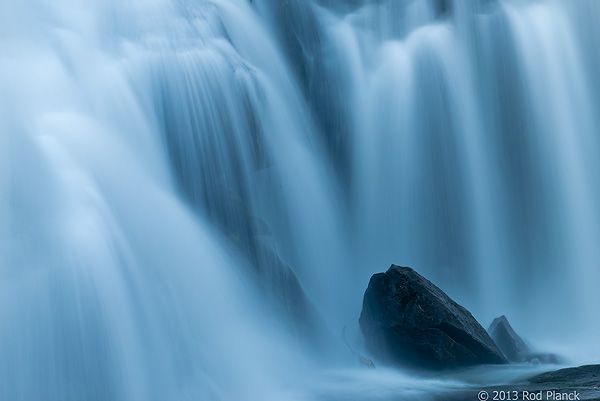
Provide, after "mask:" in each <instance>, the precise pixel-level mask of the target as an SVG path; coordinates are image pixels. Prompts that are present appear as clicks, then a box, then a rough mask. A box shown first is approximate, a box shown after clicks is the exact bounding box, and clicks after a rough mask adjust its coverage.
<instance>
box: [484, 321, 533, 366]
mask: <svg viewBox="0 0 600 401" xmlns="http://www.w3.org/2000/svg"><path fill="white" fill-rule="evenodd" d="M487 331H488V333H489V335H490V337H492V340H494V342H495V343H496V345H497V346H498V348H500V351H502V353H503V354H504V356H505V357H506V359H508V360H509V361H511V362H524V361H525V360H526V357H527V355H529V354H530V350H529V347H528V346H527V344H525V341H523V339H522V338H521V337H520V336H519V335H518V334H517V333H516V332H515V331H514V330H513V328H512V326H511V325H510V323H508V319H507V318H506V316H504V315H502V316H500V317H497V318H495V319H494V321H493V322H492V324H491V325H490V327H489V328H488V330H487Z"/></svg>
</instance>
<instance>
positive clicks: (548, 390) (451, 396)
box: [435, 365, 600, 401]
mask: <svg viewBox="0 0 600 401" xmlns="http://www.w3.org/2000/svg"><path fill="white" fill-rule="evenodd" d="M482 392H484V393H485V394H487V396H488V397H489V398H487V399H489V400H493V399H494V398H496V399H503V400H509V399H510V400H512V401H525V400H544V401H549V400H586V401H600V365H585V366H579V367H574V368H566V369H560V370H555V371H551V372H547V373H542V374H539V375H535V376H533V377H531V378H529V379H528V380H526V381H524V382H523V383H514V384H507V385H504V386H494V387H487V388H477V389H473V390H469V391H457V392H451V393H446V394H440V395H439V396H438V397H436V398H435V399H436V401H465V400H477V399H485V396H483V398H481V397H482V396H481V395H480V394H482Z"/></svg>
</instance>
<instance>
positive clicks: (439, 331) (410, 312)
mask: <svg viewBox="0 0 600 401" xmlns="http://www.w3.org/2000/svg"><path fill="white" fill-rule="evenodd" d="M359 323H360V327H361V330H362V332H363V335H364V337H365V344H366V346H367V349H368V350H369V351H370V352H371V353H372V354H373V356H375V357H376V358H378V359H379V360H381V361H382V362H385V363H389V364H392V365H396V366H404V367H412V368H416V369H433V370H439V369H448V368H459V367H464V366H472V365H477V364H502V363H507V360H506V358H505V357H504V356H503V355H502V353H501V352H500V350H499V349H498V348H497V347H496V345H495V344H494V342H493V340H492V339H491V338H490V336H489V335H488V333H487V332H486V331H485V330H484V329H483V327H481V325H480V324H479V323H478V322H477V320H475V318H474V317H473V316H472V315H471V313H470V312H469V311H468V310H467V309H465V308H464V307H462V306H460V305H459V304H457V303H456V302H454V301H453V300H452V299H451V298H450V297H449V296H448V295H446V294H445V293H444V292H443V291H442V290H440V289H439V288H438V287H436V286H435V285H434V284H432V283H431V282H430V281H429V280H427V279H425V278H424V277H423V276H421V275H420V274H418V273H417V272H415V271H414V270H413V269H411V268H410V267H400V266H396V265H392V266H391V267H390V268H389V270H388V271H387V272H386V273H379V274H375V275H373V276H372V277H371V280H370V282H369V286H368V288H367V290H366V292H365V296H364V301H363V309H362V312H361V315H360V320H359Z"/></svg>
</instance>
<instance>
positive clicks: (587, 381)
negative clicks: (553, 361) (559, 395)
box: [529, 365, 600, 389]
mask: <svg viewBox="0 0 600 401" xmlns="http://www.w3.org/2000/svg"><path fill="white" fill-rule="evenodd" d="M529 382H530V383H535V384H554V385H561V387H562V388H570V387H594V388H596V389H598V388H600V365H585V366H579V367H577V368H566V369H560V370H555V371H553V372H547V373H542V374H541V375H537V376H534V377H532V378H531V379H529Z"/></svg>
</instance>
